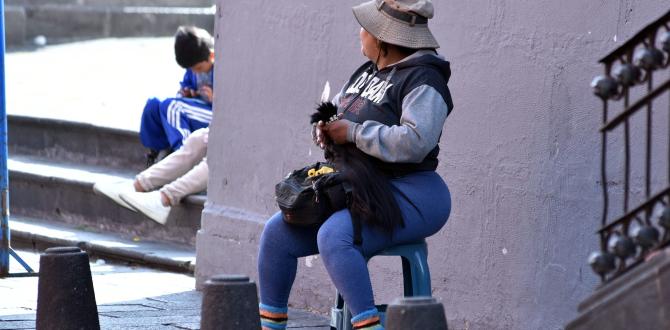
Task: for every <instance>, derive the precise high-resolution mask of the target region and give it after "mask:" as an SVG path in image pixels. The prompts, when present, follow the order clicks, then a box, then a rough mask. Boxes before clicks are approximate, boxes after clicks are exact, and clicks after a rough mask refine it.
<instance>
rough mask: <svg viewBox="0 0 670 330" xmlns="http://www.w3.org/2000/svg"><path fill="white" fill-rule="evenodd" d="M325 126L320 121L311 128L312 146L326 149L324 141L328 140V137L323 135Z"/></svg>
mask: <svg viewBox="0 0 670 330" xmlns="http://www.w3.org/2000/svg"><path fill="white" fill-rule="evenodd" d="M325 126H326V124H324V123H323V121H321V120H319V122H318V123H316V124H314V126H312V140H313V141H314V144H316V145H317V146H319V148H321V149H323V148H325V147H326V142H327V140H326V139H328V137H327V136H326V135H325V134H324V133H323V128H324V127H325Z"/></svg>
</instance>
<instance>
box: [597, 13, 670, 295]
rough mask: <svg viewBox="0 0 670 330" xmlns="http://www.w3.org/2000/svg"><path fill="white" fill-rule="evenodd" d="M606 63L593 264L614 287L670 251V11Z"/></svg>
mask: <svg viewBox="0 0 670 330" xmlns="http://www.w3.org/2000/svg"><path fill="white" fill-rule="evenodd" d="M600 63H602V64H603V65H604V69H605V74H604V75H602V76H598V77H596V78H595V79H594V80H593V82H592V83H591V86H592V87H593V91H594V93H595V94H596V95H597V96H598V97H600V98H601V99H602V101H603V110H602V122H603V125H602V127H601V128H600V133H601V143H602V145H601V185H602V194H603V210H602V226H601V228H600V230H598V235H599V236H600V251H596V252H593V253H592V254H591V256H590V257H589V263H590V264H591V267H592V269H593V270H594V271H595V272H596V273H597V274H598V275H600V277H601V279H602V281H603V282H608V281H610V280H612V279H614V278H616V277H618V276H620V275H622V274H623V273H625V272H626V271H628V270H630V269H632V268H633V267H635V266H636V265H638V264H640V263H641V262H643V261H644V260H645V259H646V258H648V257H649V256H650V255H651V254H652V253H653V252H654V251H657V250H659V249H662V248H664V247H665V246H667V245H670V78H669V77H670V74H669V73H670V70H668V68H669V66H670V11H669V12H667V13H666V14H665V15H663V16H662V17H661V18H659V19H658V20H656V21H655V22H653V23H651V24H649V25H648V26H646V27H645V28H643V29H642V30H641V31H640V32H638V33H637V34H636V35H635V36H633V37H632V38H630V39H629V40H628V41H626V42H625V43H624V44H623V45H621V46H620V47H619V48H617V49H616V50H614V51H613V52H611V53H610V54H609V55H607V56H605V57H604V58H603V59H601V60H600ZM663 79H665V80H663ZM656 80H658V81H656ZM666 97H667V99H665V98H666ZM665 103H667V107H659V106H658V105H659V104H661V105H663V104H665ZM655 104H656V107H654V105H655ZM665 120H667V122H668V123H667V126H663V124H665V123H664V121H665ZM632 140H634V141H632ZM666 144H667V145H666ZM639 145H643V146H644V147H643V148H642V149H639V148H635V147H637V146H639ZM659 150H661V152H660V154H661V155H660V156H659V152H658V151H659ZM621 151H623V152H622V153H623V155H621V154H620V153H621ZM608 152H611V153H612V154H611V155H609V156H608ZM666 152H667V155H665V153H666ZM640 154H643V156H642V157H639V156H640ZM618 156H621V159H617V158H618ZM632 158H633V159H632ZM632 160H633V161H634V162H632ZM612 167H615V170H612ZM612 172H615V173H614V174H613V173H612ZM632 173H635V174H636V175H637V176H635V177H634V179H636V178H639V180H635V181H632V180H631V174H632ZM664 176H667V178H664ZM608 180H610V181H608ZM631 185H633V186H634V189H633V190H631ZM640 186H641V187H640ZM614 197H620V199H619V198H617V199H616V200H615V199H614ZM634 197H636V198H634ZM633 199H637V200H636V201H635V204H633V202H632V200H633ZM618 207H621V214H620V215H618V214H617V215H616V216H612V215H611V214H614V213H615V212H618V209H617V208H618ZM615 210H617V211H615Z"/></svg>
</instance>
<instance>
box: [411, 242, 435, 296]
mask: <svg viewBox="0 0 670 330" xmlns="http://www.w3.org/2000/svg"><path fill="white" fill-rule="evenodd" d="M412 257H413V258H414V262H412V263H411V266H412V284H413V289H414V290H413V294H414V296H429V297H430V296H431V295H432V292H431V287H430V270H429V269H428V258H427V254H425V253H418V252H417V253H414V254H413V256H412Z"/></svg>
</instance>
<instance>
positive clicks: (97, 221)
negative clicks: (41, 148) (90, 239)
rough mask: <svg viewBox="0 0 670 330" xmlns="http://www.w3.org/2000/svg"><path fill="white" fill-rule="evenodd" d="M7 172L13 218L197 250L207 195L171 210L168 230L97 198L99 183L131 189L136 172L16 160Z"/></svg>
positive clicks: (12, 157)
mask: <svg viewBox="0 0 670 330" xmlns="http://www.w3.org/2000/svg"><path fill="white" fill-rule="evenodd" d="M8 167H9V181H10V184H9V191H10V210H11V212H12V214H15V215H18V216H22V217H29V218H38V219H45V220H48V221H55V222H62V223H67V224H70V225H74V226H81V227H86V228H93V229H94V230H97V231H103V232H116V233H120V234H125V235H133V236H137V237H141V238H147V239H151V240H156V241H166V242H176V243H183V244H188V245H191V246H195V234H196V232H197V230H198V229H199V228H200V214H201V213H202V209H203V205H204V203H205V200H206V197H205V196H203V195H194V196H189V197H187V198H186V199H185V200H184V201H183V202H182V204H181V205H179V206H176V207H173V208H172V211H171V213H170V216H169V218H168V222H167V223H166V225H160V224H158V223H156V222H154V221H153V220H150V219H148V218H146V217H145V216H143V215H142V214H140V213H137V212H133V211H130V210H128V209H126V208H124V207H122V206H119V205H118V204H116V203H114V202H113V201H111V200H110V199H108V198H107V197H105V196H101V195H97V194H95V193H94V192H93V184H94V183H95V182H100V181H118V180H128V182H129V184H130V182H131V181H130V180H131V179H132V177H133V175H134V172H128V171H125V172H124V171H114V170H110V169H109V168H105V167H101V166H91V165H81V164H77V165H75V164H66V163H54V162H53V161H52V160H51V159H45V158H41V157H34V156H22V155H12V154H10V159H9V161H8Z"/></svg>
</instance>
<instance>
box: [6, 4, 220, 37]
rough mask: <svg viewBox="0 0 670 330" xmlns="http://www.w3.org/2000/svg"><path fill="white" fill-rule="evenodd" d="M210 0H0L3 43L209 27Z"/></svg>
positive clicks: (167, 32)
mask: <svg viewBox="0 0 670 330" xmlns="http://www.w3.org/2000/svg"><path fill="white" fill-rule="evenodd" d="M213 3H214V1H213V0H115V1H107V0H5V20H6V21H5V25H6V38H7V39H6V41H7V45H8V46H9V47H15V46H24V45H29V44H30V43H32V40H34V38H35V37H37V36H44V37H45V38H46V39H44V40H46V41H47V42H49V43H54V42H55V43H59V42H64V41H71V40H81V39H90V38H105V37H140V36H170V35H172V34H174V31H175V30H176V27H177V26H179V25H187V24H188V25H197V26H200V27H203V28H205V29H207V30H209V31H212V30H213V28H214V12H215V8H214V5H213Z"/></svg>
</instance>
